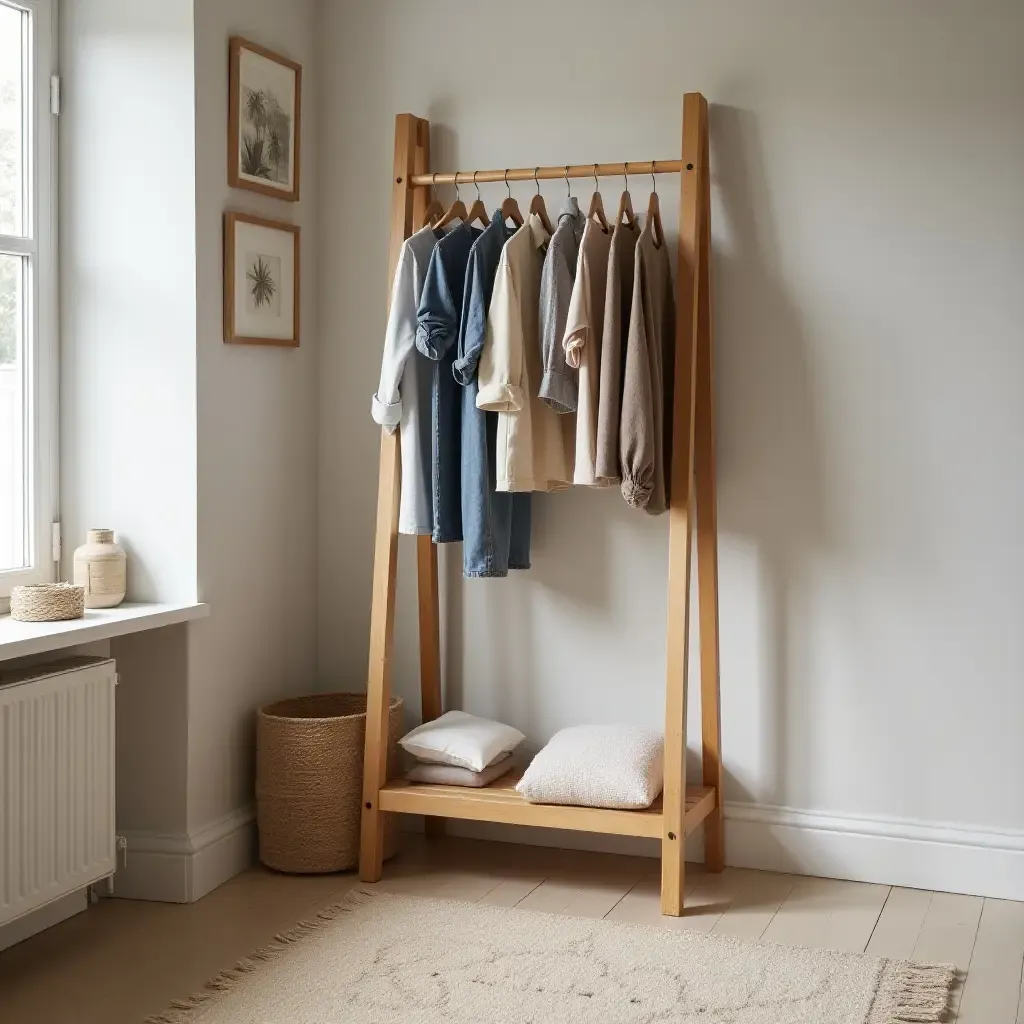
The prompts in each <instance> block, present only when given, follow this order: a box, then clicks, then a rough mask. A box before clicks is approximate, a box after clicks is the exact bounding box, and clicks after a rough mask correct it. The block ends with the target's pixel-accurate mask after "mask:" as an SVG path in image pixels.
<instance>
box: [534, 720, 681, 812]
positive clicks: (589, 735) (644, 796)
mask: <svg viewBox="0 0 1024 1024" xmlns="http://www.w3.org/2000/svg"><path fill="white" fill-rule="evenodd" d="M664 749H665V742H664V739H663V738H662V735H661V733H660V732H657V731H656V730H654V729H645V728H643V727H642V726H637V725H576V726H573V727H572V728H570V729H563V730H562V731H561V732H557V733H555V735H554V736H552V737H551V742H550V743H548V745H547V746H546V747H545V748H544V749H543V750H542V751H541V752H540V753H539V754H538V755H537V756H536V757H535V758H534V759H533V762H532V763H531V764H530V767H529V768H527V769H526V772H525V774H524V775H523V777H522V778H521V779H520V780H519V784H518V785H517V786H516V790H517V791H518V792H519V793H520V794H522V796H524V797H526V799H527V800H529V801H530V803H534V804H572V805H575V806H578V807H617V808H624V809H627V810H636V809H639V808H642V807H650V806H651V804H652V803H654V801H655V800H656V799H657V797H658V794H659V793H660V792H661V787H662V785H663V784H664Z"/></svg>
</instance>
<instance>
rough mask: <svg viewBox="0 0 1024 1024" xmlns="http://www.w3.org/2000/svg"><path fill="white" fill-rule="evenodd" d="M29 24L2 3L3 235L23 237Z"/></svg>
mask: <svg viewBox="0 0 1024 1024" xmlns="http://www.w3.org/2000/svg"><path fill="white" fill-rule="evenodd" d="M27 25H28V15H27V14H25V13H24V12H23V11H19V10H15V8H13V7H9V6H8V5H7V4H4V3H0V235H21V234H24V231H25V229H24V226H23V224H24V209H25V117H24V114H25V110H24V104H25V88H24V83H25V72H26V71H27V70H28V69H27V68H26V67H25V60H24V54H25V33H26V30H27Z"/></svg>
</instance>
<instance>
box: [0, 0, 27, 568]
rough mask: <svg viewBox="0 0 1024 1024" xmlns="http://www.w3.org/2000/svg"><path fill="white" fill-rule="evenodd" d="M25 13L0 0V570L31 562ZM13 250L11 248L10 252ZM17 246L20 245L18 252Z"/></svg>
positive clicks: (19, 566) (18, 566)
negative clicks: (24, 247)
mask: <svg viewBox="0 0 1024 1024" xmlns="http://www.w3.org/2000/svg"><path fill="white" fill-rule="evenodd" d="M27 22H28V15H27V14H26V13H24V12H23V11H21V10H18V9H17V8H14V7H11V6H9V5H7V4H4V3H0V571H3V570H7V569H17V568H21V567H22V566H24V565H26V564H28V562H29V545H28V539H29V522H30V518H29V516H28V515H27V511H28V510H27V504H28V487H27V484H28V468H29V465H28V452H27V445H26V436H25V422H26V415H25V414H26V409H27V405H26V400H25V399H26V387H27V385H28V379H27V367H26V358H25V355H26V353H25V324H26V320H27V317H26V309H25V295H26V288H25V282H26V278H27V263H28V258H27V257H26V256H25V255H23V254H21V253H19V251H18V249H19V248H21V247H15V246H14V245H13V244H12V242H13V241H15V240H17V239H21V240H22V241H24V242H27V241H28V240H29V239H28V238H27V236H28V231H27V230H26V226H27V225H26V223H25V222H26V210H25V206H26V203H25V193H26V188H25V183H26V174H25V170H26V166H27V163H28V160H27V152H28V150H27V145H26V142H27V139H26V132H25V125H26V123H27V116H26V115H27V110H26V100H27V97H26V89H25V82H26V81H27V72H28V70H29V69H28V67H27V57H26V55H27V47H26V42H27V36H28V24H27ZM12 250H14V251H13V252H12ZM22 251H23V250H22Z"/></svg>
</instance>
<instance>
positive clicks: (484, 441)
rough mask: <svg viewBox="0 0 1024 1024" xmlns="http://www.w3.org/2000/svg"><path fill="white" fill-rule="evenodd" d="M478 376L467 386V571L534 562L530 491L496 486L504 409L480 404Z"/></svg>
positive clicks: (488, 572) (482, 573)
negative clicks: (500, 490)
mask: <svg viewBox="0 0 1024 1024" xmlns="http://www.w3.org/2000/svg"><path fill="white" fill-rule="evenodd" d="M477 390H478V389H477V381H476V378H475V377H474V378H473V379H472V381H470V383H469V384H467V385H466V386H465V387H463V388H462V537H463V540H462V567H463V575H465V576H467V577H486V576H507V575H508V571H509V569H529V568H530V507H531V498H530V495H529V494H504V493H503V494H499V493H498V492H497V491H496V490H495V451H496V448H497V437H498V414H497V413H496V412H484V411H483V410H482V409H478V408H477V407H476V394H477Z"/></svg>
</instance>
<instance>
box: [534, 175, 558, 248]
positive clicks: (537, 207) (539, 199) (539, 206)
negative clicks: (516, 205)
mask: <svg viewBox="0 0 1024 1024" xmlns="http://www.w3.org/2000/svg"><path fill="white" fill-rule="evenodd" d="M539 170H540V168H539V167H534V169H533V183H534V184H535V185H536V186H537V193H536V195H535V196H534V197H533V199H531V200H530V213H535V214H537V216H538V217H540V222H541V224H543V225H544V230H545V231H546V232H547V233H548V234H549V235H553V234H554V233H555V230H554V228H552V226H551V221H550V220H549V219H548V208H547V206H546V205H545V204H544V197H543V196H542V195H541V194H540V182H539V181H538V180H537V172H538V171H539Z"/></svg>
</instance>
